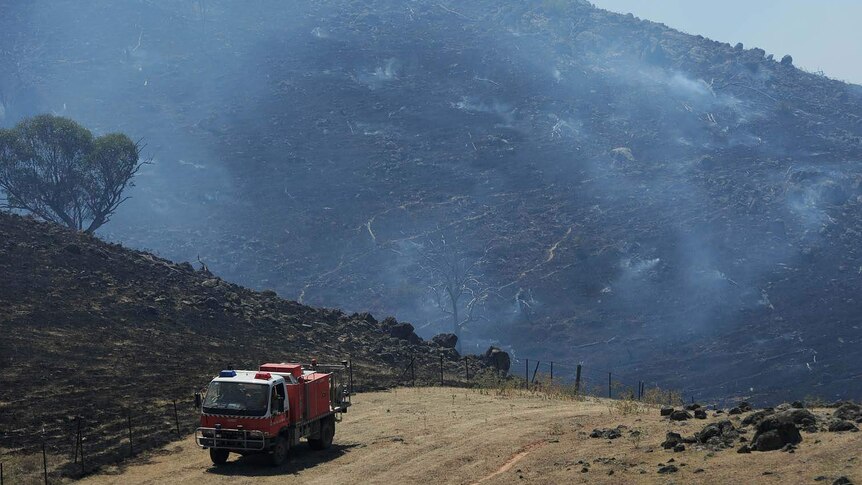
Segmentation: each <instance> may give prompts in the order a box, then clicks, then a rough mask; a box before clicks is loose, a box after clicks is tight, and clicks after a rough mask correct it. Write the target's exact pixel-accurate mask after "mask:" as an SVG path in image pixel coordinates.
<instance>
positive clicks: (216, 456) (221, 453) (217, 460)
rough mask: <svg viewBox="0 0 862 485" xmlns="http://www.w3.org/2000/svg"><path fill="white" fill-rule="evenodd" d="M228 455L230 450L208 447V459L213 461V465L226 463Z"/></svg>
mask: <svg viewBox="0 0 862 485" xmlns="http://www.w3.org/2000/svg"><path fill="white" fill-rule="evenodd" d="M229 455H230V451H228V450H220V449H217V448H210V460H212V461H213V465H216V466H218V465H224V464H225V463H227V457H228V456H229Z"/></svg>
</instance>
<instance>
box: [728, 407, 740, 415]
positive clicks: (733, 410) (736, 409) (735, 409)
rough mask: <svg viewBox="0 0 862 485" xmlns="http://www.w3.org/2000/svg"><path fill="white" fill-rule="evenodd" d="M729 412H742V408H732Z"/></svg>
mask: <svg viewBox="0 0 862 485" xmlns="http://www.w3.org/2000/svg"><path fill="white" fill-rule="evenodd" d="M727 414H742V409H739V408H730V411H728V412H727Z"/></svg>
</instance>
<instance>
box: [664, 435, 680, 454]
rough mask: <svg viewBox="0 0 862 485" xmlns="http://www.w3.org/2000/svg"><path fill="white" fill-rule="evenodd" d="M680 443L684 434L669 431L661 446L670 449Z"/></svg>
mask: <svg viewBox="0 0 862 485" xmlns="http://www.w3.org/2000/svg"><path fill="white" fill-rule="evenodd" d="M680 443H682V436H681V435H680V434H679V433H674V432H673V431H668V433H667V435H665V439H664V442H662V444H661V447H662V448H664V449H666V450H669V449H671V448H673V447H675V446H676V445H678V444H680Z"/></svg>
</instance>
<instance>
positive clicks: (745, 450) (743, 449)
mask: <svg viewBox="0 0 862 485" xmlns="http://www.w3.org/2000/svg"><path fill="white" fill-rule="evenodd" d="M736 452H737V453H751V448H749V447H748V445H742V446H740V447H739V449H738V450H736Z"/></svg>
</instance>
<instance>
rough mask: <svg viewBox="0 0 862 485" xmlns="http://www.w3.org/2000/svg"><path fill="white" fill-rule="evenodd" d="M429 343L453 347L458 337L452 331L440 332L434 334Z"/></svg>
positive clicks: (447, 347)
mask: <svg viewBox="0 0 862 485" xmlns="http://www.w3.org/2000/svg"><path fill="white" fill-rule="evenodd" d="M431 343H432V344H434V345H436V346H438V347H443V348H444V349H454V348H455V346H456V345H457V344H458V337H457V336H456V335H455V334H454V333H441V334H439V335H435V336H434V338H432V339H431Z"/></svg>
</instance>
